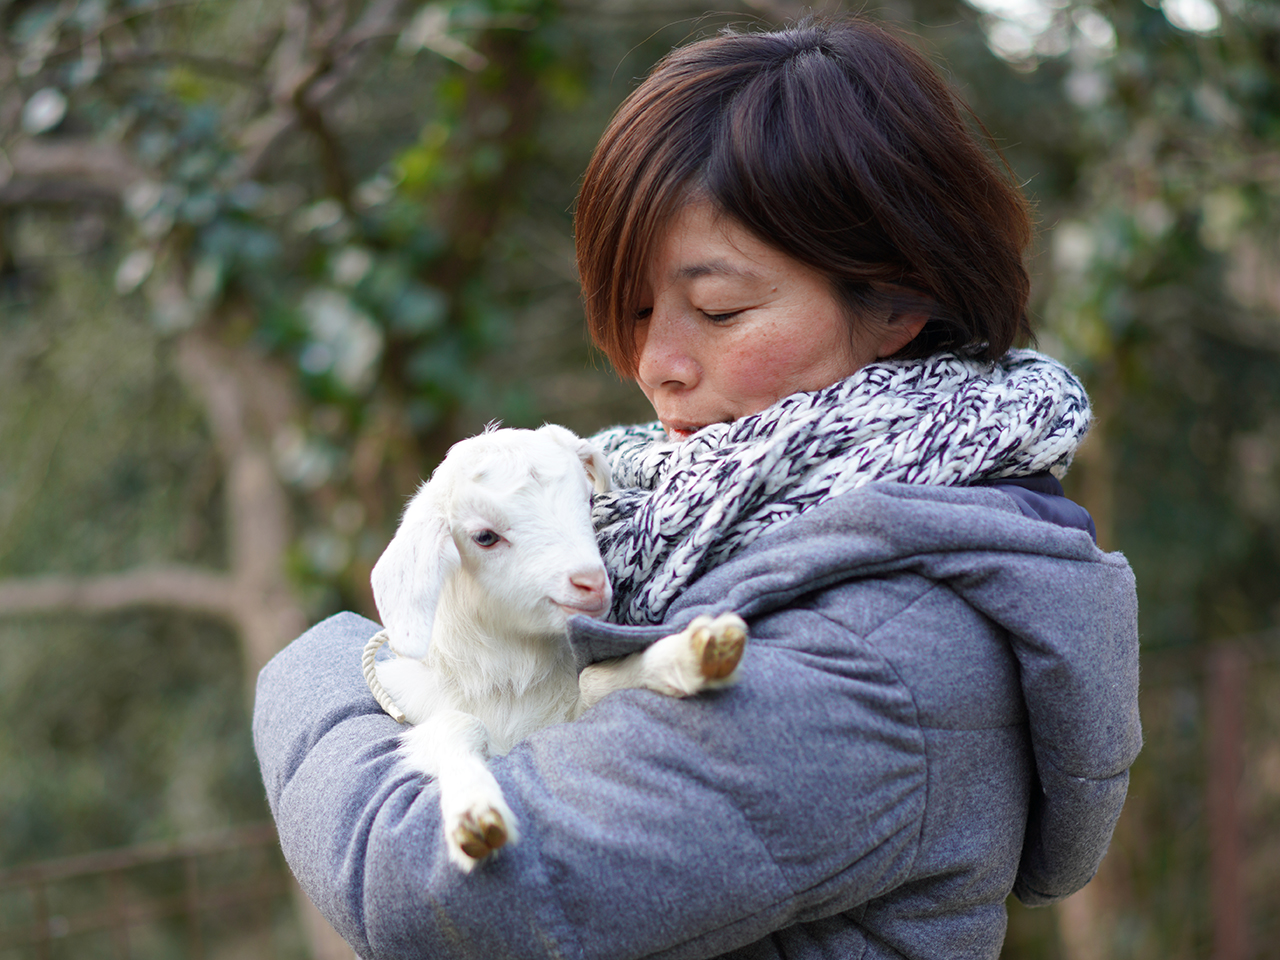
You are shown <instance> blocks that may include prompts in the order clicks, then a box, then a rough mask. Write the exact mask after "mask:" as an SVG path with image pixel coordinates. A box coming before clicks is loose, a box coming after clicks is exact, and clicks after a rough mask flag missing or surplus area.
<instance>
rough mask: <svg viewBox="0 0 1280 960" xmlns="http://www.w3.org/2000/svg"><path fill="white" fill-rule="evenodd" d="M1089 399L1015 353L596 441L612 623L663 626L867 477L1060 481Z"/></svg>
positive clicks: (873, 371)
mask: <svg viewBox="0 0 1280 960" xmlns="http://www.w3.org/2000/svg"><path fill="white" fill-rule="evenodd" d="M1089 419H1090V414H1089V398H1088V396H1087V395H1086V394H1085V391H1084V387H1083V386H1081V384H1080V381H1079V380H1077V379H1076V378H1075V376H1074V375H1073V374H1072V373H1071V372H1070V371H1069V370H1067V368H1066V367H1064V366H1063V365H1062V364H1060V363H1058V362H1057V361H1056V360H1052V359H1050V358H1049V357H1046V356H1044V355H1042V354H1039V353H1036V352H1034V351H1031V350H1011V351H1009V352H1008V353H1007V354H1005V355H1004V356H1003V357H1002V358H1000V359H999V360H998V361H996V362H995V363H989V362H986V361H980V360H974V359H970V358H966V357H963V356H957V355H955V354H940V355H938V356H934V357H929V358H927V359H925V360H896V361H881V362H878V363H872V364H869V365H868V366H865V367H863V368H862V369H860V370H858V371H857V372H856V373H855V374H853V375H852V376H850V377H848V378H847V379H844V380H841V381H839V382H838V383H835V384H833V385H832V386H830V387H827V388H825V389H822V390H817V391H814V392H812V393H797V394H793V395H792V396H789V397H786V398H784V399H782V400H779V401H778V402H777V403H775V404H774V405H773V406H771V407H769V408H768V409H767V410H765V411H763V412H761V413H758V414H755V415H753V416H750V417H744V418H742V419H741V420H735V421H734V422H732V423H717V424H712V425H710V426H708V427H705V428H703V429H702V430H699V431H698V432H697V433H696V434H694V435H693V436H692V437H690V438H689V439H687V440H685V441H683V442H678V443H676V442H671V441H668V439H667V437H666V434H665V433H664V432H663V430H662V426H661V425H660V424H658V423H656V422H655V423H647V424H639V425H637V426H631V427H614V428H613V429H610V430H606V431H604V432H603V433H600V434H597V435H596V436H595V437H593V438H592V439H593V440H594V442H595V443H596V444H598V445H599V446H600V447H601V448H602V449H603V450H604V451H605V454H606V456H607V457H608V460H609V465H610V467H611V469H612V471H613V481H614V485H615V489H614V490H613V491H612V492H610V493H606V494H600V495H597V496H596V499H595V507H594V511H593V519H594V521H595V525H596V532H597V537H598V539H599V542H600V549H601V553H602V554H603V555H604V561H605V565H606V567H607V568H608V570H609V576H610V578H611V580H612V581H613V585H614V600H613V611H612V615H611V617H610V619H612V620H614V621H616V622H619V623H658V622H661V620H662V618H663V614H664V613H665V612H666V609H667V606H668V605H669V604H670V603H671V601H672V599H673V598H674V597H675V596H676V594H677V593H678V592H679V591H680V590H681V589H682V588H683V587H684V585H685V584H687V583H689V582H690V581H691V580H692V579H693V578H694V577H696V576H698V575H699V574H700V573H702V572H703V571H705V570H708V569H710V568H711V567H714V566H715V565H716V564H718V563H719V562H721V561H722V560H724V559H725V558H726V557H728V556H729V555H730V554H732V553H734V552H736V551H738V550H740V549H742V548H743V547H745V546H747V545H748V544H750V543H752V542H753V541H754V540H755V539H756V538H757V537H759V536H760V535H761V534H762V533H764V532H765V531H766V530H769V529H770V528H772V527H774V526H775V525H778V524H782V523H786V522H787V521H788V520H791V519H793V518H795V517H796V516H798V515H799V514H800V513H801V512H802V511H804V510H805V509H807V508H809V507H812V506H814V505H816V504H820V503H824V502H826V501H827V500H830V499H832V498H834V497H837V496H840V495H841V494H843V493H847V492H849V491H850V490H855V489H857V488H858V487H860V486H862V485H863V484H866V483H870V482H872V481H874V480H886V481H897V482H900V483H919V484H939V485H953V486H954V485H963V484H968V483H972V482H974V481H977V480H993V479H999V478H1003V477H1024V476H1030V475H1032V474H1036V473H1042V472H1044V471H1046V470H1048V471H1051V472H1052V473H1053V474H1054V475H1055V476H1058V477H1061V476H1062V475H1063V474H1064V473H1065V472H1066V469H1067V467H1068V466H1069V465H1070V463H1071V458H1072V456H1073V455H1074V453H1075V450H1076V448H1077V447H1078V446H1079V445H1080V442H1081V440H1083V439H1084V435H1085V432H1086V431H1087V430H1088V428H1089Z"/></svg>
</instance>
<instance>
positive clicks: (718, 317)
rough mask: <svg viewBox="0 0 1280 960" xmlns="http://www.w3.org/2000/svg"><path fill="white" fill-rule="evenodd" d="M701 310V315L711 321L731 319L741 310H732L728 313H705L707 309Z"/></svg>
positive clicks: (718, 321) (721, 321) (717, 321)
mask: <svg viewBox="0 0 1280 960" xmlns="http://www.w3.org/2000/svg"><path fill="white" fill-rule="evenodd" d="M701 312H702V315H703V316H704V317H706V318H707V319H708V320H710V321H711V322H712V323H723V322H724V321H726V320H732V319H733V318H734V317H736V316H737V315H738V314H740V313H741V312H742V311H741V310H734V311H732V312H730V313H707V311H705V310H703V311H701Z"/></svg>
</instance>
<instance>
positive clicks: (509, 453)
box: [371, 425, 746, 870]
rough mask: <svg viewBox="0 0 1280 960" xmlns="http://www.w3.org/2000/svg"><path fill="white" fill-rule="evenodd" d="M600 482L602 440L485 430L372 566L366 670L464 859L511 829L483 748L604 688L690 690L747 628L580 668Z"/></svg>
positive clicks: (690, 632)
mask: <svg viewBox="0 0 1280 960" xmlns="http://www.w3.org/2000/svg"><path fill="white" fill-rule="evenodd" d="M609 486H610V478H609V469H608V465H607V464H606V463H605V461H604V458H603V457H602V456H601V454H600V452H599V451H598V450H597V449H596V448H595V447H593V446H592V445H591V444H589V443H588V442H587V441H585V440H583V439H581V438H579V437H577V436H575V435H574V434H573V433H571V432H570V431H568V430H566V429H564V428H563V427H558V426H553V425H548V426H544V427H542V428H541V429H539V430H532V431H531V430H489V431H486V432H485V433H483V434H480V435H479V436H476V437H471V438H470V439H467V440H463V441H462V442H461V443H458V444H456V445H455V446H454V447H453V448H452V449H451V450H450V451H449V454H448V456H447V457H446V458H445V459H444V461H443V462H442V463H441V464H440V466H439V467H437V469H436V471H435V473H434V474H433V475H432V477H431V479H430V480H429V481H428V482H427V483H424V484H423V485H422V486H421V488H419V490H418V492H417V494H415V496H414V497H413V499H412V500H411V501H410V502H409V505H408V507H407V508H406V510H405V513H404V517H403V518H402V520H401V522H400V527H399V529H398V530H397V531H396V535H395V537H394V538H393V539H392V541H391V543H390V545H388V547H387V549H386V551H385V552H384V553H383V554H382V557H381V558H380V559H379V560H378V563H377V565H376V566H375V567H374V569H373V577H372V580H373V593H374V600H375V602H376V603H377V606H378V612H379V614H380V615H381V616H382V623H383V626H384V628H385V630H384V632H385V634H386V636H387V640H388V643H389V644H390V646H391V647H392V649H393V650H394V651H395V653H396V656H395V657H394V658H393V659H390V660H382V661H378V662H377V663H376V664H374V670H375V672H376V680H377V682H378V683H380V684H381V685H382V687H383V688H384V689H385V691H386V694H387V695H389V696H390V698H391V699H392V700H393V701H394V702H395V704H396V705H397V706H398V707H399V708H400V709H401V710H402V711H403V713H404V715H405V717H406V718H407V719H408V721H409V722H410V723H412V724H414V727H413V728H412V729H411V730H409V731H408V732H406V733H405V734H404V735H403V737H402V739H401V755H402V757H403V760H404V762H405V763H407V764H408V765H409V766H410V767H411V768H412V769H413V770H415V771H416V772H418V773H421V774H424V775H426V776H431V777H435V778H437V780H438V782H439V787H440V806H441V811H442V813H443V817H444V828H445V837H446V841H447V843H448V847H449V856H450V859H452V860H453V862H454V863H456V864H457V865H458V866H460V867H461V868H462V869H464V870H470V869H471V868H472V867H474V866H475V864H476V863H477V862H478V861H479V860H481V859H483V858H484V857H485V856H487V855H488V854H489V853H490V852H492V851H493V850H495V849H497V848H498V847H501V846H502V845H503V844H504V843H507V842H514V841H515V840H516V839H517V838H518V833H517V824H516V818H515V817H514V815H513V814H512V812H511V810H510V808H509V807H508V806H507V804H506V802H505V800H504V798H503V795H502V790H501V789H500V788H499V786H498V784H497V781H496V780H494V778H493V775H492V773H490V771H489V769H488V767H487V766H486V764H485V760H486V758H488V757H490V756H498V755H502V754H505V753H507V752H508V751H509V750H510V749H511V747H512V746H513V745H514V744H515V743H516V742H518V741H519V740H521V739H523V738H524V737H526V736H528V735H529V734H530V733H532V732H533V731H534V730H537V729H539V728H541V727H544V726H547V725H548V724H551V723H558V722H562V721H565V720H571V719H574V718H576V717H577V716H579V715H580V714H581V713H582V712H583V710H585V709H586V708H587V707H589V706H591V705H593V704H594V703H596V702H597V701H598V700H600V699H601V698H602V697H604V696H605V695H606V694H608V693H610V692H611V691H613V690H619V689H623V688H627V687H645V688H648V689H651V690H655V691H658V692H660V693H664V694H668V695H672V696H687V695H690V694H693V693H697V692H698V691H700V690H704V689H708V688H711V687H716V686H722V685H724V684H726V683H731V682H732V681H733V680H734V678H735V675H736V669H737V663H738V659H739V657H740V656H741V653H742V645H743V642H744V640H745V637H746V628H745V625H744V624H743V623H742V621H741V620H740V619H739V618H738V617H736V616H734V615H733V614H725V615H723V616H721V617H719V618H717V619H716V620H715V621H711V620H709V619H708V618H706V617H700V618H698V620H696V621H694V623H693V624H691V625H690V626H689V628H688V629H686V630H685V631H684V632H682V633H679V634H674V635H672V636H669V637H665V638H664V639H662V640H659V641H658V642H657V643H655V644H653V645H652V646H650V647H649V648H648V649H646V650H645V651H643V652H642V653H638V654H633V655H632V656H629V657H624V658H621V659H620V660H615V661H609V662H607V663H602V664H595V665H593V666H590V667H588V668H587V669H586V670H584V671H583V672H582V674H581V677H579V676H578V673H577V671H576V669H575V664H574V658H573V653H572V651H571V649H570V647H569V644H568V640H567V624H568V620H569V617H571V616H573V615H574V614H578V613H582V614H585V615H587V616H593V617H598V616H602V615H604V614H605V613H606V612H607V611H608V609H609V601H610V598H611V590H610V586H609V581H608V577H607V575H606V573H605V568H604V564H603V562H602V561H601V559H600V552H599V549H598V548H597V546H596V540H595V534H594V531H593V530H592V526H591V516H590V501H591V494H592V490H593V489H594V490H595V491H596V492H604V491H605V490H608V489H609ZM495 537H496V538H497V539H495ZM371 686H375V685H374V684H373V682H372V680H371ZM375 692H376V691H375Z"/></svg>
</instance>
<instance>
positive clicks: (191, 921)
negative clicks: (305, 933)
mask: <svg viewBox="0 0 1280 960" xmlns="http://www.w3.org/2000/svg"><path fill="white" fill-rule="evenodd" d="M290 889H291V887H290V882H289V876H288V870H287V868H286V867H285V865H284V863H283V860H282V858H281V856H280V852H279V847H278V845H277V842H276V833H275V828H274V826H273V825H272V824H270V823H264V824H254V825H250V826H245V827H239V828H236V829H231V830H227V831H224V832H220V833H217V834H211V835H206V836H201V837H197V838H194V839H188V840H181V841H175V842H170V843H146V844H140V845H137V846H131V847H124V848H120V849H115V850H104V851H99V852H95V853H89V854H85V855H82V856H73V857H65V858H61V859H57V860H45V861H42V862H39V863H32V864H28V865H26V866H21V867H16V868H12V869H8V870H4V871H0V960H11V958H12V960H18V958H36V960H59V958H62V957H75V958H76V960H85V958H96V957H104V958H108V957H109V958H117V960H140V958H169V957H182V958H190V960H205V958H206V957H216V956H220V955H226V954H234V955H235V956H237V957H263V958H266V957H270V958H273V960H276V958H282V957H289V956H299V957H301V956H303V955H305V949H304V947H303V945H302V942H301V937H300V935H299V932H298V930H297V922H296V920H295V919H294V916H293V910H292V901H291V897H290Z"/></svg>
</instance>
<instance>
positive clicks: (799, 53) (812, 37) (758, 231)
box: [574, 18, 1031, 376]
mask: <svg viewBox="0 0 1280 960" xmlns="http://www.w3.org/2000/svg"><path fill="white" fill-rule="evenodd" d="M966 115H969V116H971V114H970V112H969V110H968V108H967V107H966V106H965V105H964V104H963V103H962V102H961V101H960V100H959V98H958V97H957V96H956V95H955V94H954V93H953V92H952V91H951V90H950V88H949V87H948V86H947V84H946V83H945V82H944V81H943V80H942V78H941V77H939V75H938V73H937V72H936V71H935V69H934V68H933V66H932V65H931V64H930V63H929V61H928V60H926V59H925V58H924V57H923V56H921V55H920V54H919V53H917V52H916V51H915V50H914V49H912V47H911V46H909V45H908V44H907V43H906V42H905V41H903V40H901V39H899V38H898V37H896V36H895V35H893V34H891V33H889V32H888V31H887V30H886V29H884V28H883V27H881V26H878V25H876V24H874V23H872V22H870V21H868V20H865V19H862V18H848V19H842V20H834V21H828V20H807V21H804V22H802V23H801V24H800V25H798V26H796V27H793V28H791V29H787V30H781V31H776V32H770V33H735V32H725V33H722V34H720V35H719V36H716V37H713V38H710V39H706V40H701V41H698V42H696V43H693V44H690V45H689V46H686V47H682V48H679V49H677V50H675V51H673V52H672V53H670V54H669V55H668V56H667V57H666V58H665V59H663V60H662V61H661V62H660V63H659V64H658V65H657V66H656V67H655V68H654V69H653V71H652V72H651V73H650V74H649V76H648V78H646V79H645V81H644V82H643V83H641V84H640V86H639V87H638V88H637V89H636V90H635V91H633V92H632V94H631V95H630V96H629V97H628V98H627V99H626V101H625V102H624V103H623V104H622V106H621V107H620V108H619V109H618V112H617V114H616V115H615V116H614V118H613V120H612V121H611V122H610V124H609V126H608V128H607V129H606V130H605V133H604V136H603V137H601V139H600V143H599V145H598V146H597V147H596V151H595V154H594V155H593V156H592V158H591V163H590V164H589V166H588V167H587V171H586V174H585V176H584V178H583V183H582V188H581V190H580V191H579V194H578V203H577V208H576V211H575V214H574V234H575V242H576V244H577V257H578V271H579V276H580V278H581V281H582V289H583V300H584V304H585V308H586V314H587V323H588V326H589V328H590V330H591V335H592V338H593V339H594V340H595V342H596V344H597V346H599V347H600V348H601V349H602V350H603V351H604V352H605V353H606V354H607V355H608V356H609V359H610V360H611V361H613V364H614V366H615V367H616V368H617V369H618V371H619V373H621V374H623V375H624V376H634V375H635V363H636V356H635V342H634V326H635V319H636V312H637V308H638V306H639V299H638V298H639V291H640V287H641V284H642V283H643V280H644V277H643V273H644V269H645V265H646V264H647V263H648V261H649V258H650V256H651V255H652V252H653V250H654V249H655V244H656V241H658V240H659V239H660V237H661V235H662V231H663V230H664V228H665V226H666V224H667V223H668V222H669V220H670V218H671V217H672V215H673V214H674V213H675V212H676V211H677V210H678V209H679V208H680V207H681V206H682V205H683V204H684V203H685V202H687V201H688V200H689V199H691V198H693V197H695V196H697V197H705V198H706V199H708V200H710V202H711V203H712V205H713V206H714V207H715V208H716V209H718V210H719V211H720V212H721V213H723V214H726V215H728V216H729V217H732V218H733V219H734V220H736V221H738V222H739V223H741V224H742V225H743V226H744V227H746V228H747V229H748V230H750V231H751V232H752V233H754V234H755V235H756V236H757V237H759V238H760V239H761V240H762V241H764V242H765V243H767V244H769V245H770V246H773V247H775V248H776V249H779V250H781V251H782V252H784V253H786V254H788V255H789V256H791V257H793V258H794V259H796V260H799V261H800V262H802V263H805V264H807V265H809V266H811V267H813V268H815V269H817V270H819V271H821V272H822V273H824V274H825V275H826V276H827V277H828V278H829V279H830V280H831V282H832V284H833V288H834V290H835V292H836V294H837V296H838V297H839V298H840V299H841V300H842V301H843V302H844V304H845V305H846V306H847V307H848V308H849V310H850V313H851V315H852V316H853V317H854V318H855V319H856V318H857V317H858V316H862V315H866V314H867V312H868V311H870V310H873V309H875V308H877V306H879V305H881V304H882V303H883V297H882V296H881V295H880V294H879V293H878V292H877V291H878V290H881V289H883V288H884V287H883V285H885V284H889V285H893V287H894V288H897V289H901V288H906V289H907V290H911V291H918V292H919V293H921V294H923V295H924V296H925V297H927V298H928V299H929V300H930V301H932V302H931V304H930V309H931V314H930V318H929V321H928V322H927V323H926V324H925V327H924V329H923V330H922V331H921V333H920V335H919V336H917V337H916V338H915V339H914V340H913V341H912V342H911V343H910V344H908V345H907V346H906V347H905V348H904V349H903V350H902V351H900V352H899V354H897V355H898V356H900V357H921V356H928V355H931V354H934V353H937V352H940V351H944V350H960V349H967V350H971V351H973V352H974V353H976V354H978V355H979V356H984V357H986V358H988V359H994V358H995V357H998V356H1000V355H1001V354H1003V353H1004V352H1005V351H1006V350H1007V349H1008V348H1009V347H1010V346H1011V345H1013V343H1014V342H1015V341H1017V340H1018V339H1019V338H1021V337H1028V336H1030V327H1029V324H1028V321H1027V313H1026V307H1027V299H1028V296H1029V292H1030V280H1029V278H1028V276H1027V271H1026V268H1025V267H1024V266H1023V252H1024V250H1025V249H1026V247H1027V244H1028V243H1029V242H1030V239H1031V221H1030V216H1029V213H1028V208H1027V202H1026V200H1025V198H1024V197H1023V195H1022V192H1021V191H1020V190H1019V189H1018V188H1017V186H1016V185H1015V184H1014V182H1013V180H1012V174H1011V173H1010V171H1009V170H1008V168H1007V166H1005V165H1004V164H1003V161H1001V160H1000V159H999V158H998V154H997V153H995V152H994V148H992V150H991V152H988V150H986V149H984V148H983V146H981V145H980V143H979V140H978V138H977V137H976V136H975V135H974V133H973V132H972V131H971V130H970V129H969V127H968V126H967V125H966V123H965V119H964V117H965V116H966ZM873 285H875V286H874V287H873Z"/></svg>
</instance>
